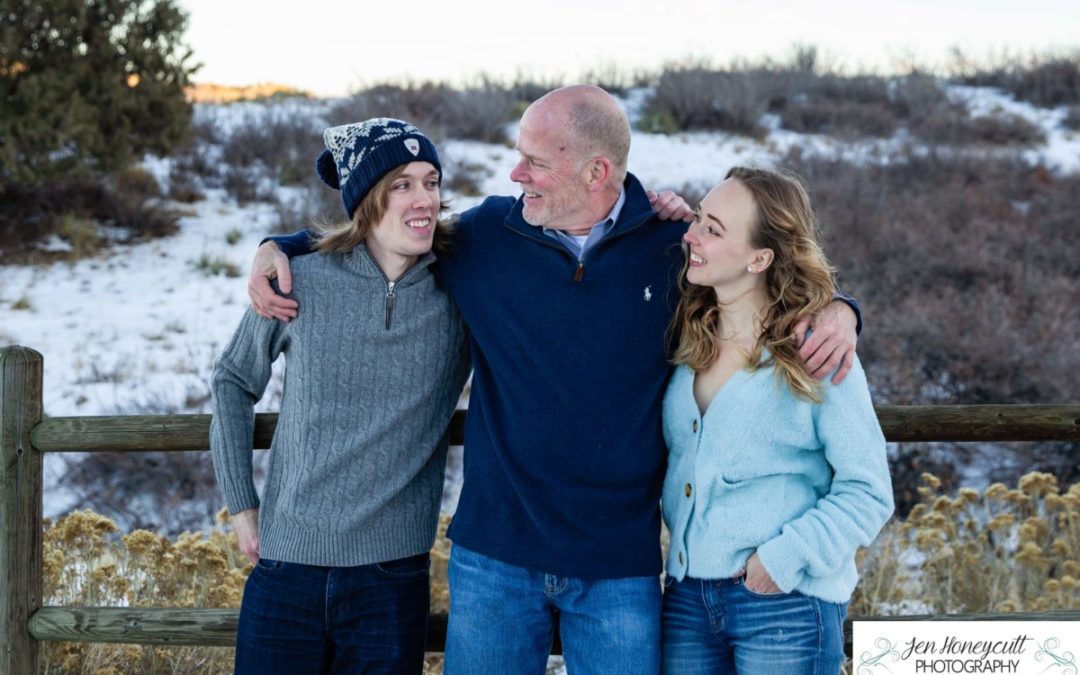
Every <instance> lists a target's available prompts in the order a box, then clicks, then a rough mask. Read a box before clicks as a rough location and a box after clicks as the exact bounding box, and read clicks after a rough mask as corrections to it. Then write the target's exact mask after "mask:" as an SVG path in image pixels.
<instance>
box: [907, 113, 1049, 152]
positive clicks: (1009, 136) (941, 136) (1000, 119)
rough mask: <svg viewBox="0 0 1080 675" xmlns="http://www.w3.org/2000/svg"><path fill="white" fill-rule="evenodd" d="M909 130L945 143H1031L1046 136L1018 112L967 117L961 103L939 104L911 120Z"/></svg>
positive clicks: (933, 140) (928, 139)
mask: <svg viewBox="0 0 1080 675" xmlns="http://www.w3.org/2000/svg"><path fill="white" fill-rule="evenodd" d="M911 132H912V134H913V135H915V136H916V137H918V138H921V139H922V140H924V141H927V142H930V143H937V144H944V145H976V144H982V145H1033V144H1035V143H1043V142H1045V141H1046V136H1045V134H1043V132H1042V130H1041V129H1039V128H1038V127H1037V126H1035V125H1034V124H1032V123H1031V122H1029V121H1027V120H1026V119H1024V118H1023V117H1020V116H1019V115H1013V114H1009V113H999V114H997V115H993V116H982V117H970V116H969V115H968V113H967V110H966V109H965V108H964V107H963V106H962V105H956V106H942V107H941V108H939V109H938V110H937V111H935V112H933V113H932V114H930V115H928V116H926V117H923V118H921V119H919V120H918V121H916V122H915V123H913V124H912V126H911Z"/></svg>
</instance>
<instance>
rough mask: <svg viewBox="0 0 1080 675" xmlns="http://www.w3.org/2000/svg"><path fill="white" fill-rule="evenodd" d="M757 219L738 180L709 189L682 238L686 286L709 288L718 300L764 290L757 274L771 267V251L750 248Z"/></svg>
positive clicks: (752, 206)
mask: <svg viewBox="0 0 1080 675" xmlns="http://www.w3.org/2000/svg"><path fill="white" fill-rule="evenodd" d="M757 219H758V214H757V206H756V205H755V204H754V198H753V195H751V193H750V190H748V189H747V188H746V186H745V185H743V184H742V183H741V182H740V181H738V180H737V179H734V178H729V179H727V180H725V181H724V182H723V183H721V184H720V185H718V186H716V187H715V188H713V190H712V192H710V193H709V194H708V195H706V196H705V199H702V200H701V204H700V206H699V207H698V210H697V213H696V215H695V218H694V222H693V223H691V224H690V227H689V228H687V230H686V234H685V235H683V241H685V242H686V244H687V246H688V248H689V251H688V253H687V256H688V267H687V270H686V279H687V281H689V282H690V283H692V284H696V285H699V286H712V287H713V288H715V289H716V291H717V295H718V296H719V297H720V298H721V299H724V298H728V297H732V296H734V295H737V294H739V293H740V292H743V291H746V290H749V289H751V288H753V287H755V286H758V285H764V275H763V274H761V272H763V271H764V270H765V269H766V268H768V266H769V263H771V262H772V251H770V250H769V249H758V248H754V246H753V244H752V243H751V239H752V237H753V234H754V229H755V228H756V227H757ZM747 267H749V268H750V270H751V271H747Z"/></svg>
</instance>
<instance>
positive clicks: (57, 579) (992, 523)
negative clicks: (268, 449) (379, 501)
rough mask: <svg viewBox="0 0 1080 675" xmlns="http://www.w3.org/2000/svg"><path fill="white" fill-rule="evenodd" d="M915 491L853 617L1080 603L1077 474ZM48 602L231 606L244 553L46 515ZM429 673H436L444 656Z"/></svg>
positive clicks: (100, 656) (67, 649)
mask: <svg viewBox="0 0 1080 675" xmlns="http://www.w3.org/2000/svg"><path fill="white" fill-rule="evenodd" d="M922 483H923V485H922V486H921V487H919V488H918V493H919V496H920V498H921V501H920V503H919V504H917V505H916V506H915V508H914V509H913V510H912V512H911V513H910V514H909V515H908V517H907V518H906V519H903V520H896V521H894V522H892V523H890V524H889V526H888V527H886V529H885V530H884V531H883V532H882V533H881V535H880V536H879V537H878V539H877V541H876V542H875V543H874V545H873V546H871V547H870V548H868V549H864V550H862V551H860V552H859V555H858V561H859V568H860V582H859V586H858V588H857V589H856V591H855V595H854V597H852V600H851V605H850V609H849V615H851V616H878V615H899V614H940V613H964V612H973V613H979V612H986V613H989V612H994V613H1008V612H1018V611H1038V610H1051V609H1077V608H1080V484H1077V485H1073V486H1072V487H1071V488H1070V489H1069V490H1067V491H1062V490H1060V489H1059V488H1058V484H1057V480H1056V479H1055V478H1054V477H1053V476H1051V475H1049V474H1045V473H1038V472H1033V473H1029V474H1027V475H1025V476H1023V477H1022V478H1021V479H1020V480H1019V481H1018V483H1017V486H1016V487H1015V488H1009V487H1006V486H1005V485H1003V484H1001V483H995V484H993V485H991V486H990V487H988V488H987V489H986V490H984V491H983V492H981V493H980V492H978V491H976V490H972V489H961V490H959V491H958V492H957V493H956V494H955V495H945V494H942V493H941V492H940V488H941V482H940V481H939V480H938V479H937V477H935V476H933V475H932V474H924V475H923V476H922ZM448 523H449V517H448V516H443V517H442V519H441V521H440V523H439V534H438V538H437V540H436V543H435V547H434V549H433V550H432V552H431V560H432V565H431V610H432V611H433V612H446V611H447V610H448V607H449V593H448V587H447V563H448V561H449V553H450V542H449V541H448V540H447V539H446V526H447V525H448ZM44 540H45V604H47V605H105V606H109V605H112V606H123V605H127V606H151V605H152V606H158V607H161V606H172V607H238V606H239V604H240V600H241V596H242V593H243V586H244V582H245V580H246V578H247V574H248V572H249V571H250V570H251V564H250V563H249V562H248V561H247V559H245V558H244V557H243V556H242V555H241V554H240V552H239V550H238V549H237V547H236V535H235V534H234V533H233V532H231V531H230V530H229V529H228V527H227V523H226V521H225V518H224V512H222V513H219V514H218V526H217V527H215V528H213V529H212V530H211V531H210V532H209V533H199V534H195V533H190V532H185V533H182V534H180V535H179V536H177V537H176V538H175V539H170V538H168V537H163V536H161V535H158V534H155V533H153V532H148V531H146V530H136V531H134V532H131V533H130V534H126V535H123V536H120V535H119V534H118V532H117V527H116V525H115V523H113V521H111V520H109V519H108V518H105V517H104V516H100V515H98V514H95V513H93V512H91V511H76V512H74V513H72V514H70V515H68V516H66V517H64V518H62V519H60V520H59V521H57V522H56V523H55V524H53V523H49V522H46V526H45V536H44ZM44 659H45V661H46V663H47V666H46V668H45V671H44V672H45V673H49V674H52V673H65V674H69V673H77V674H82V673H100V674H107V675H116V674H120V673H155V674H156V673H170V674H186V673H227V672H230V670H231V668H232V650H230V649H223V648H204V647H182V648H162V647H139V646H130V645H106V644H77V643H57V642H50V643H45V648H44ZM425 672H426V673H428V674H429V675H436V674H437V673H441V672H442V655H441V654H432V655H429V656H428V659H427V664H426V667H425Z"/></svg>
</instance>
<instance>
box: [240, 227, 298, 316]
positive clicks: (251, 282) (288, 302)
mask: <svg viewBox="0 0 1080 675" xmlns="http://www.w3.org/2000/svg"><path fill="white" fill-rule="evenodd" d="M271 279H277V280H278V286H279V287H280V288H281V292H282V293H288V292H290V291H292V272H290V271H289V258H288V256H286V255H285V254H284V253H282V252H281V249H280V248H278V245H277V244H275V243H274V242H272V241H268V242H266V243H265V244H263V245H261V246H259V249H258V250H257V251H256V252H255V262H254V263H252V265H251V276H250V277H248V297H249V298H251V308H252V309H254V310H255V313H256V314H258V315H259V316H262V317H265V318H267V319H277V320H279V321H289V320H290V319H295V318H296V314H297V310H298V308H299V306H300V305H299V304H298V303H297V302H296V301H295V300H293V299H291V298H285V297H282V296H280V295H278V294H277V293H275V292H274V289H273V287H272V286H270V280H271Z"/></svg>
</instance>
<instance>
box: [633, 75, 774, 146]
mask: <svg viewBox="0 0 1080 675" xmlns="http://www.w3.org/2000/svg"><path fill="white" fill-rule="evenodd" d="M780 81H781V80H780V79H779V78H776V77H774V76H773V75H771V74H770V73H769V72H768V71H766V70H763V69H762V70H756V71H737V70H714V69H711V68H709V67H707V66H704V65H699V64H694V65H689V66H682V65H675V66H669V67H667V68H665V69H664V71H663V72H662V73H661V74H660V76H659V79H658V81H657V83H656V87H655V88H654V91H653V95H652V97H651V98H650V99H649V102H648V103H647V104H646V106H645V110H644V113H643V115H642V120H641V126H642V128H644V129H645V130H649V131H660V132H664V131H673V130H690V129H716V130H723V131H730V132H732V133H737V134H744V135H747V136H755V137H758V136H761V135H762V134H763V132H764V130H763V129H762V127H761V124H760V123H761V116H762V115H763V114H764V113H765V112H766V111H767V110H768V108H769V101H770V100H771V99H772V98H774V97H775V96H777V95H778V91H777V84H778V83H779V82H780ZM672 125H674V129H672V128H671V127H672Z"/></svg>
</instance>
